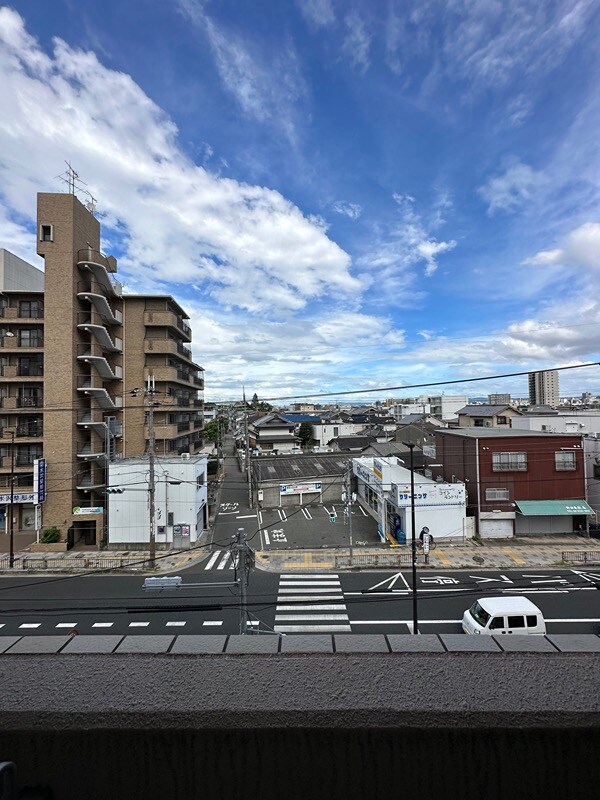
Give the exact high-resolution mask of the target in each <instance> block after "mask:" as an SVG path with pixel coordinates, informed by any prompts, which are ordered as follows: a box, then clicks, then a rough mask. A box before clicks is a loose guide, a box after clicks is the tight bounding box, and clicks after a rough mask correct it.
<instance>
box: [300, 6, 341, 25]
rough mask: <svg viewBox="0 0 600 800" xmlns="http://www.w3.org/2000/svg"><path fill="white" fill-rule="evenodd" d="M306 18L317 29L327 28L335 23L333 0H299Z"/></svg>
mask: <svg viewBox="0 0 600 800" xmlns="http://www.w3.org/2000/svg"><path fill="white" fill-rule="evenodd" d="M297 3H298V6H299V7H300V11H301V12H302V15H303V16H304V18H305V19H306V20H307V21H308V22H309V23H311V24H312V25H314V26H315V27H317V28H325V27H328V26H329V25H333V23H334V22H335V12H334V10H333V3H332V1H331V0H297Z"/></svg>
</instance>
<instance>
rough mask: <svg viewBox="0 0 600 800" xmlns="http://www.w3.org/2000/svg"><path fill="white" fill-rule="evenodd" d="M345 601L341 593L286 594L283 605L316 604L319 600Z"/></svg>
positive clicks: (282, 599)
mask: <svg viewBox="0 0 600 800" xmlns="http://www.w3.org/2000/svg"><path fill="white" fill-rule="evenodd" d="M343 599H344V595H343V594H342V593H341V592H340V593H339V594H289V595H288V594H286V595H285V596H284V597H282V598H281V602H282V603H296V602H298V603H306V602H309V603H310V602H311V601H312V602H313V603H314V602H315V600H318V601H319V602H321V601H323V602H324V601H325V600H337V601H342V600H343Z"/></svg>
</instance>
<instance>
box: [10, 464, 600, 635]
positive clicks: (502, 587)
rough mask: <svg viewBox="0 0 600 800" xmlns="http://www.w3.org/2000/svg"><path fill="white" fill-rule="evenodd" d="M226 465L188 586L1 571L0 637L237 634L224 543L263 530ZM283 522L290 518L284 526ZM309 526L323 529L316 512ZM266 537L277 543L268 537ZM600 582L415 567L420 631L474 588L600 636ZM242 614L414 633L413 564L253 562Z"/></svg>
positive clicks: (312, 625)
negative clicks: (323, 567) (316, 566)
mask: <svg viewBox="0 0 600 800" xmlns="http://www.w3.org/2000/svg"><path fill="white" fill-rule="evenodd" d="M225 466H226V470H227V479H226V480H225V482H224V484H223V487H222V490H221V495H220V497H219V503H220V505H219V510H218V514H217V519H216V524H215V526H214V529H213V531H212V534H211V536H210V539H209V541H208V542H207V551H208V553H209V555H208V557H207V559H206V560H205V561H204V562H202V563H200V564H196V565H194V566H192V567H189V568H187V569H185V570H182V571H181V573H180V574H181V576H182V578H183V581H184V584H185V585H186V587H185V588H182V589H180V590H168V591H163V592H161V593H155V592H152V593H147V592H144V591H143V589H142V585H143V581H144V576H143V575H142V574H141V573H140V575H114V574H110V575H99V576H94V575H63V576H58V577H46V576H24V575H15V576H6V577H2V578H0V636H6V635H11V636H12V635H48V634H52V633H54V634H57V633H68V632H69V631H71V630H76V631H77V632H78V633H87V634H94V633H100V634H102V633H114V634H123V635H124V634H129V635H131V634H160V633H163V634H164V633H173V634H177V633H185V634H203V633H206V634H214V633H223V634H235V633H238V632H239V626H240V621H239V620H240V611H239V600H238V587H237V586H235V585H230V586H222V585H218V584H223V583H229V584H232V583H233V581H234V579H235V569H234V566H233V563H232V559H231V554H230V551H229V545H230V543H231V541H232V538H233V537H234V536H235V534H236V531H237V529H238V528H239V527H244V528H245V529H246V533H247V535H248V539H249V541H250V543H251V545H252V546H253V547H255V548H257V547H258V546H259V543H260V536H261V533H262V535H263V537H264V532H265V531H264V530H263V531H261V530H260V529H259V528H260V524H259V523H260V520H259V519H258V517H257V513H256V511H253V510H251V509H250V508H249V507H248V492H247V486H246V484H245V481H244V475H243V473H242V472H241V471H240V469H239V466H238V464H237V460H236V459H235V458H234V457H232V456H231V455H228V456H227V457H226V460H225ZM269 514H270V515H273V514H277V512H269ZM298 516H300V515H298ZM303 519H304V523H306V524H304V523H303V529H304V530H306V529H309V530H310V529H311V527H312V525H311V520H310V519H308V518H306V517H305V516H303ZM273 521H274V522H275V526H273V525H272V524H271V518H270V517H269V518H268V519H265V518H264V516H263V525H265V530H266V531H267V532H269V531H270V532H271V533H272V532H273V531H277V530H279V529H280V528H281V527H282V526H281V525H277V520H276V519H275V520H273ZM280 522H281V519H280ZM265 523H268V524H265ZM289 524H290V523H289V518H288V521H287V523H286V528H285V530H287V529H288V527H289ZM314 527H315V530H316V529H317V528H318V527H323V526H322V520H321V523H320V525H319V526H317V525H316V524H315V526H314ZM333 527H335V526H334V525H332V528H333ZM290 530H291V528H290ZM301 535H304V534H301ZM270 538H272V537H270ZM286 538H287V537H286ZM275 543H276V546H277V544H281V545H283V546H285V544H286V543H285V542H281V541H280V542H278V541H277V537H275ZM263 546H264V539H263ZM194 584H204V585H194ZM599 589H600V568H596V569H594V568H591V569H590V570H589V571H585V570H574V569H567V568H564V569H561V570H543V569H535V568H531V569H523V570H504V571H503V570H481V569H479V568H473V569H471V570H465V571H453V570H451V571H448V572H443V571H442V572H435V571H432V570H427V571H422V572H420V573H418V574H417V597H418V618H419V629H420V631H421V632H422V633H459V632H460V631H461V626H460V620H461V618H462V615H463V613H464V611H465V610H466V609H467V608H468V607H469V606H471V605H472V603H473V602H474V601H475V599H477V598H478V597H481V596H484V595H495V594H505V595H515V594H517V595H518V594H525V595H526V596H527V597H529V598H530V599H532V600H533V602H535V603H536V604H537V605H538V606H539V607H540V608H541V610H542V612H543V614H544V616H545V618H546V622H547V630H548V633H600V590H599ZM248 612H249V620H248V622H249V624H248V627H249V628H260V629H261V630H273V629H276V630H277V631H279V632H281V633H286V634H294V633H309V632H310V633H350V632H351V633H411V632H412V576H411V571H410V570H402V571H401V572H390V571H387V572H361V573H351V572H350V573H340V574H337V573H333V572H331V573H326V572H324V573H320V574H317V573H310V574H301V573H300V574H298V573H293V574H291V573H289V572H286V573H282V574H278V573H273V572H261V571H259V570H253V571H252V573H251V579H250V585H249V587H248Z"/></svg>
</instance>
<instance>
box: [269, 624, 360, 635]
mask: <svg viewBox="0 0 600 800" xmlns="http://www.w3.org/2000/svg"><path fill="white" fill-rule="evenodd" d="M274 630H276V631H277V632H278V633H352V628H351V627H350V625H275V626H274Z"/></svg>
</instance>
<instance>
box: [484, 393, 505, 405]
mask: <svg viewBox="0 0 600 800" xmlns="http://www.w3.org/2000/svg"><path fill="white" fill-rule="evenodd" d="M488 403H489V405H491V406H509V405H510V395H509V394H488Z"/></svg>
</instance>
